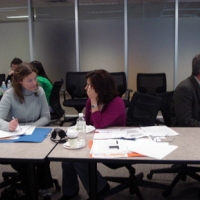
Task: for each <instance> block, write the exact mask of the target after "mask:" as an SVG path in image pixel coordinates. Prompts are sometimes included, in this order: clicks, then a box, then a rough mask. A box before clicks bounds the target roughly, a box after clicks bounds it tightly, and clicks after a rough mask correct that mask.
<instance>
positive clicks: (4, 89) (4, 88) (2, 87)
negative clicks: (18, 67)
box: [1, 81, 7, 93]
mask: <svg viewBox="0 0 200 200" xmlns="http://www.w3.org/2000/svg"><path fill="white" fill-rule="evenodd" d="M1 89H2V91H3V93H4V92H5V91H6V89H7V88H6V84H5V81H3V82H2V85H1Z"/></svg>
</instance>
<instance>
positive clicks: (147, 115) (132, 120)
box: [104, 92, 167, 200]
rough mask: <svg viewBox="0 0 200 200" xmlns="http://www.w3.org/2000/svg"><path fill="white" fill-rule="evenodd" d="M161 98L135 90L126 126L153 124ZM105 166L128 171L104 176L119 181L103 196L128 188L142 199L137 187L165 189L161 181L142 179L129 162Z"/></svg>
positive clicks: (112, 180)
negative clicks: (126, 173)
mask: <svg viewBox="0 0 200 200" xmlns="http://www.w3.org/2000/svg"><path fill="white" fill-rule="evenodd" d="M160 104H161V98H160V97H156V96H152V95H148V94H143V93H139V92H135V93H134V94H133V97H132V99H131V102H130V106H129V108H128V111H127V119H128V121H127V124H128V126H152V125H155V121H156V116H157V113H158V110H159V108H160ZM104 165H106V166H107V167H109V168H111V169H118V168H121V167H125V168H126V169H127V170H128V172H129V177H109V176H106V177H105V178H106V180H107V181H111V182H117V183H119V184H118V185H117V186H116V187H114V188H112V189H111V190H110V191H109V192H107V193H106V194H105V196H104V198H106V197H108V196H111V195H113V194H115V193H118V192H120V191H122V190H124V189H127V188H129V192H130V194H136V195H137V197H138V198H139V199H140V200H142V199H143V197H142V194H141V193H140V190H139V187H140V186H141V187H149V188H158V189H166V187H167V186H166V185H164V184H161V183H154V182H150V181H146V180H143V173H139V174H138V175H136V174H135V169H134V168H133V166H132V165H131V164H126V163H123V160H121V161H120V164H118V163H117V164H114V163H104Z"/></svg>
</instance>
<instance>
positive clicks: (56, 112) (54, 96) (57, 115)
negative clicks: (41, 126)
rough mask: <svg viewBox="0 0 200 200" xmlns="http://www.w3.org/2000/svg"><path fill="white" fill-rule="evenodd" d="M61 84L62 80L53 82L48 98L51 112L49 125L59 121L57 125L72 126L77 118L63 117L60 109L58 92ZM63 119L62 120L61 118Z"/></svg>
mask: <svg viewBox="0 0 200 200" xmlns="http://www.w3.org/2000/svg"><path fill="white" fill-rule="evenodd" d="M62 84H63V80H62V79H61V80H60V81H55V82H54V84H53V88H52V91H51V95H50V98H49V104H50V106H51V108H52V110H53V112H51V113H50V114H51V124H54V123H57V122H58V121H59V125H60V126H63V124H64V123H65V122H71V123H72V124H73V123H74V121H76V119H77V117H65V110H64V109H63V108H62V106H61V104H60V90H61V87H62ZM62 117H64V119H63V120H61V118H62Z"/></svg>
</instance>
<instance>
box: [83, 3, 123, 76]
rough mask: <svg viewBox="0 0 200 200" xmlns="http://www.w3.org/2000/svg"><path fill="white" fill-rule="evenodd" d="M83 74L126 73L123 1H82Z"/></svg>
mask: <svg viewBox="0 0 200 200" xmlns="http://www.w3.org/2000/svg"><path fill="white" fill-rule="evenodd" d="M79 2H80V4H79V12H80V15H79V19H80V21H79V25H80V27H79V33H80V68H81V71H86V70H94V69H106V70H107V71H109V72H113V71H124V5H123V1H91V2H90V3H84V2H83V1H79Z"/></svg>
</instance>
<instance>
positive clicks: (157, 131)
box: [141, 126, 179, 137]
mask: <svg viewBox="0 0 200 200" xmlns="http://www.w3.org/2000/svg"><path fill="white" fill-rule="evenodd" d="M141 129H142V130H143V131H145V132H146V133H147V134H148V135H149V136H152V137H166V136H176V135H179V133H177V132H176V131H174V130H172V129H171V128H169V127H167V126H146V127H141Z"/></svg>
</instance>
